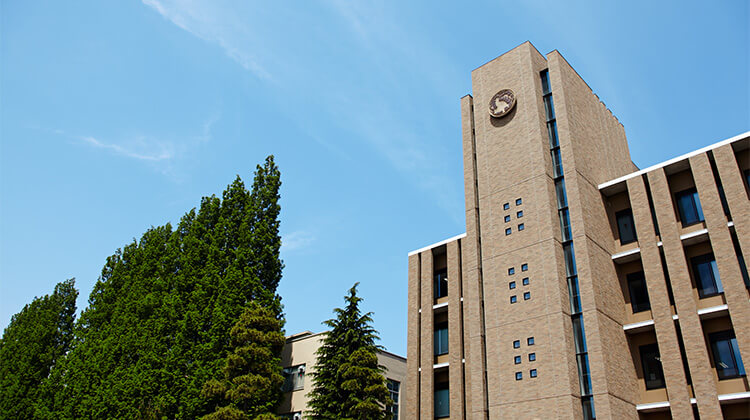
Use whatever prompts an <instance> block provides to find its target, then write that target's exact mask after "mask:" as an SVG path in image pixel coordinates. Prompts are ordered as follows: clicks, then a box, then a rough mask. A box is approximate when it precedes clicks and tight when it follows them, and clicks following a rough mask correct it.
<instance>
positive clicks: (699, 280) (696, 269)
mask: <svg viewBox="0 0 750 420" xmlns="http://www.w3.org/2000/svg"><path fill="white" fill-rule="evenodd" d="M690 265H691V266H692V268H693V277H694V280H695V285H696V287H698V296H700V297H702V298H704V297H708V296H713V295H717V294H719V293H722V292H723V291H724V288H723V287H722V286H721V279H720V278H719V270H718V268H717V267H716V259H714V254H705V255H701V256H698V257H693V258H691V259H690Z"/></svg>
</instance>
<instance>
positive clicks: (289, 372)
mask: <svg viewBox="0 0 750 420" xmlns="http://www.w3.org/2000/svg"><path fill="white" fill-rule="evenodd" d="M281 373H282V375H284V383H283V384H282V385H281V392H289V391H296V390H298V389H302V388H304V387H305V365H296V366H290V367H286V368H284V370H283V371H282V372H281Z"/></svg>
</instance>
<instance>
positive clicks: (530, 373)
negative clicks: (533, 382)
mask: <svg viewBox="0 0 750 420" xmlns="http://www.w3.org/2000/svg"><path fill="white" fill-rule="evenodd" d="M529 376H530V377H532V378H536V369H531V370H530V371H529Z"/></svg>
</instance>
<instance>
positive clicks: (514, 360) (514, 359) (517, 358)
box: [513, 356, 521, 365]
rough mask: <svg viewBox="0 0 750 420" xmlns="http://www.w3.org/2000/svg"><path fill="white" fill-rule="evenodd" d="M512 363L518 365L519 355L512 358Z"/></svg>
mask: <svg viewBox="0 0 750 420" xmlns="http://www.w3.org/2000/svg"><path fill="white" fill-rule="evenodd" d="M513 363H515V364H517V365H519V364H521V356H516V357H514V358H513Z"/></svg>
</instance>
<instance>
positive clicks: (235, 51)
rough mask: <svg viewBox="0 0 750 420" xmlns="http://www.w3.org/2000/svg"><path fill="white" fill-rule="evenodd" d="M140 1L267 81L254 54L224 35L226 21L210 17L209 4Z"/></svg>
mask: <svg viewBox="0 0 750 420" xmlns="http://www.w3.org/2000/svg"><path fill="white" fill-rule="evenodd" d="M142 1H143V4H145V5H146V6H149V7H151V8H153V9H154V10H156V11H157V12H158V13H159V14H160V15H162V16H163V17H164V18H165V19H167V20H169V21H171V22H172V23H174V24H175V25H177V26H178V27H180V28H182V29H183V30H185V31H187V32H189V33H191V34H193V35H194V36H196V37H198V38H200V39H202V40H204V41H207V42H214V43H216V44H218V45H219V46H220V47H221V49H222V50H224V53H225V54H226V55H227V56H228V57H229V58H231V59H232V60H234V61H236V62H237V63H238V64H239V65H240V66H242V67H243V68H244V69H245V70H248V71H250V72H252V73H253V74H255V75H256V76H257V77H259V78H261V79H271V74H270V73H269V72H268V71H266V69H265V68H263V66H261V65H260V63H259V62H258V59H257V58H256V57H255V55H253V54H252V53H251V52H249V51H247V50H246V49H244V48H242V47H240V46H239V45H236V44H235V43H234V42H233V40H231V39H229V38H227V37H225V36H224V34H223V31H222V26H223V25H225V24H226V22H223V23H222V22H216V21H215V20H214V19H213V18H212V16H213V14H212V13H211V12H212V9H211V7H210V6H211V3H207V4H206V3H201V2H199V1H186V0H171V1H170V0H142ZM204 6H208V7H204Z"/></svg>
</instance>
